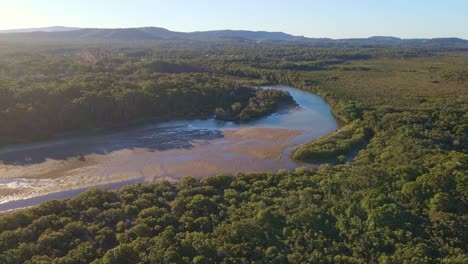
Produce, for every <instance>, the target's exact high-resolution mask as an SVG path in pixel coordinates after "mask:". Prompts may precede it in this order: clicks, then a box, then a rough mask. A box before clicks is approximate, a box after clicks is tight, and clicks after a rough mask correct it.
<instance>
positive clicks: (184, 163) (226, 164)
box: [0, 128, 306, 203]
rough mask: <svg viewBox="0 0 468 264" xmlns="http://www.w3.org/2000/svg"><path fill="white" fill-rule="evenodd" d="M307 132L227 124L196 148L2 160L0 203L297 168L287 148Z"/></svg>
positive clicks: (122, 150)
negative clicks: (132, 184) (18, 161)
mask: <svg viewBox="0 0 468 264" xmlns="http://www.w3.org/2000/svg"><path fill="white" fill-rule="evenodd" d="M304 133H306V131H301V130H287V129H272V128H241V129H226V130H223V131H222V135H223V137H222V138H218V139H207V140H203V139H201V140H200V139H193V141H191V144H192V147H191V148H174V149H170V150H154V149H147V148H144V147H141V148H123V149H119V150H115V151H111V152H109V153H105V154H95V153H90V154H87V155H80V156H77V157H69V158H66V159H51V158H48V159H45V160H44V161H42V162H38V163H35V164H0V203H5V202H9V201H14V200H20V199H25V198H30V197H35V196H40V195H45V194H48V193H53V192H60V191H65V190H70V189H76V188H82V187H86V186H95V185H101V184H107V183H117V182H122V181H128V180H132V179H133V180H135V179H140V180H141V181H143V182H154V181H159V180H161V179H170V180H179V179H180V178H181V177H183V176H193V177H197V178H201V177H206V176H212V175H216V174H219V173H235V172H255V171H265V168H270V171H276V170H279V169H281V168H294V167H295V166H296V163H294V162H293V161H291V160H290V159H289V158H284V151H285V150H286V149H287V148H288V147H290V146H293V145H295V144H293V143H291V140H292V139H293V138H295V137H297V136H300V135H302V134H304ZM76 144H80V142H77V143H76ZM44 151H47V148H45V149H44ZM44 156H47V155H46V153H45V154H44Z"/></svg>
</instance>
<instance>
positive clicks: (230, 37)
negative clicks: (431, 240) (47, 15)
mask: <svg viewBox="0 0 468 264" xmlns="http://www.w3.org/2000/svg"><path fill="white" fill-rule="evenodd" d="M0 33H3V34H0V41H1V40H17V41H30V40H46V41H54V40H55V41H120V42H127V41H131V42H145V41H146V42H147V41H195V42H216V41H224V42H226V41H227V42H229V41H232V42H253V43H258V42H278V41H284V42H303V43H308V44H309V45H315V46H322V47H329V46H463V47H468V41H467V40H464V39H460V38H434V39H401V38H397V37H392V36H374V37H370V38H354V39H328V38H306V37H302V36H294V35H290V34H287V33H283V32H267V31H248V30H214V31H198V32H189V33H186V32H176V31H170V30H168V29H165V28H159V27H141V28H84V29H80V28H71V27H49V28H35V29H17V30H7V31H0Z"/></svg>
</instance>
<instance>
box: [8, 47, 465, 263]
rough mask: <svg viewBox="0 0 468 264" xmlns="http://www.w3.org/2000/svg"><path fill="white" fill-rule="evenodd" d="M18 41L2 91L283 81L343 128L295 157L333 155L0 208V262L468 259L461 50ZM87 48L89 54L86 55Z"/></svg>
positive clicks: (183, 112)
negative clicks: (32, 46) (304, 163)
mask: <svg viewBox="0 0 468 264" xmlns="http://www.w3.org/2000/svg"><path fill="white" fill-rule="evenodd" d="M23 49H25V48H23ZM23 49H20V48H13V47H12V48H10V50H8V51H3V53H2V54H1V58H2V61H5V62H8V63H2V64H0V73H1V76H2V78H3V79H2V83H3V84H2V85H3V86H2V87H3V88H2V89H0V91H2V92H3V93H6V94H8V93H9V92H10V93H11V92H12V91H13V92H15V93H17V92H19V91H22V90H23V89H24V88H14V89H13V88H12V87H17V86H18V85H19V84H31V85H32V86H30V85H21V87H35V88H34V89H33V88H30V89H26V90H30V92H31V93H32V92H37V91H47V93H45V94H44V96H45V97H47V98H49V96H51V95H53V94H54V93H52V92H51V91H54V89H57V87H58V86H56V84H57V83H61V82H62V83H65V84H63V85H69V83H70V82H68V80H75V79H77V80H80V81H79V82H78V83H80V85H81V86H80V87H89V89H88V90H86V89H82V88H79V89H78V90H79V91H89V93H90V97H89V98H106V97H105V96H104V97H101V95H104V94H105V93H107V92H108V91H119V93H115V94H113V96H114V95H115V96H117V95H118V94H120V92H121V93H122V94H123V95H126V94H127V93H131V92H130V91H133V90H132V89H131V87H132V86H131V85H134V83H139V84H142V86H141V87H145V86H144V84H146V83H150V84H151V83H152V82H156V81H158V82H160V83H158V85H161V86H158V87H166V88H165V90H164V91H166V90H167V91H171V87H174V85H175V86H177V84H180V85H181V87H184V89H185V88H186V87H192V86H193V85H195V86H196V84H199V83H202V84H204V85H205V86H203V88H200V89H199V90H195V92H193V94H191V96H188V95H187V97H183V98H187V100H191V99H194V98H197V97H196V96H195V95H197V94H198V93H203V92H206V93H209V92H208V91H212V92H213V94H216V93H217V92H219V90H220V89H219V87H226V91H231V89H232V87H238V88H236V89H243V88H242V87H244V85H258V84H267V83H269V84H270V83H280V84H289V85H294V86H296V87H299V88H301V89H304V90H309V91H311V92H315V93H317V94H319V95H321V96H322V97H324V98H325V99H326V100H327V101H328V102H329V103H330V104H331V105H332V108H333V111H334V113H335V114H336V115H337V116H338V117H339V118H340V119H342V120H343V121H345V122H347V123H348V125H346V126H344V127H343V130H338V131H337V132H336V133H335V134H331V135H329V136H327V137H324V138H322V139H319V140H317V141H316V142H312V143H309V144H306V145H304V146H302V147H300V148H299V150H300V152H301V153H302V155H304V157H306V158H305V160H324V159H325V160H331V161H333V164H334V165H331V164H322V165H320V166H319V167H318V168H315V169H305V168H298V169H296V170H295V171H279V172H278V173H247V174H236V175H234V176H228V175H220V176H215V177H209V178H204V179H202V180H196V179H193V178H185V179H184V180H182V181H181V182H179V183H169V182H160V183H157V184H151V185H132V186H127V187H124V188H122V189H120V190H118V191H110V190H106V189H93V190H90V191H88V192H85V193H83V194H81V195H79V196H77V197H75V198H72V199H68V200H65V201H50V202H46V203H44V204H42V205H40V206H38V207H35V208H31V209H25V210H20V211H17V212H12V213H7V214H4V215H2V216H1V218H0V231H1V233H0V262H4V263H140V262H141V263H253V262H255V263H466V262H468V248H467V245H468V234H467V230H468V214H467V209H468V208H467V196H468V174H467V169H468V154H467V151H468V145H467V139H468V125H467V124H468V114H467V113H468V98H467V97H468V92H467V91H468V83H467V81H466V78H465V74H464V73H465V72H466V70H467V69H468V63H467V62H468V60H467V59H468V55H467V53H466V51H463V50H450V49H446V50H444V49H426V48H425V49H422V48H421V49H416V48H415V49H407V48H380V49H379V48H367V49H366V48H358V49H352V48H350V49H320V48H310V47H301V46H300V45H298V46H294V45H292V44H290V45H278V46H275V45H255V46H254V47H252V46H245V47H235V48H232V47H216V48H213V49H199V48H194V49H189V48H185V49H177V48H175V49H170V48H169V49H163V48H154V49H153V48H146V47H142V48H139V49H137V48H134V49H124V48H113V49H109V48H89V47H86V48H81V49H80V48H76V47H74V48H70V50H60V49H52V50H50V49H46V50H45V51H44V50H42V51H38V50H29V51H27V52H26V51H24V50H23ZM25 50H27V49H25ZM83 50H86V51H87V52H88V53H89V54H90V55H89V54H88V53H87V54H88V55H87V56H91V55H92V56H93V57H94V58H95V59H96V60H97V61H96V62H94V60H93V63H89V64H88V65H86V63H88V62H86V63H84V62H83V61H81V60H82V55H81V53H82V52H83ZM43 54H48V55H43ZM67 54H68V55H67ZM79 54H80V55H79ZM33 55H35V56H38V57H37V60H34V59H30V57H31V56H33ZM41 56H46V58H43V57H41ZM33 58H34V57H33ZM90 58H91V57H90ZM90 58H88V59H85V61H90V60H91V59H90ZM98 58H99V59H98ZM119 58H120V60H119ZM44 62H48V64H47V67H46V66H45V65H43V63H44ZM67 62H68V64H67ZM36 63H37V64H36ZM83 63H84V64H83ZM25 65H27V67H23V66H25ZM34 65H37V66H34ZM67 67H70V70H69V72H64V69H67ZM74 67H76V68H74ZM152 67H155V68H152ZM71 69H73V70H71ZM126 69H128V71H125V70H126ZM148 69H149V70H148ZM155 69H156V70H155ZM175 69H178V70H175ZM24 71H26V72H24ZM101 71H102V72H101ZM119 71H122V76H123V80H122V81H120V80H119V82H118V85H117V83H115V82H112V83H115V84H114V86H112V85H111V86H110V87H114V88H113V89H105V90H104V91H102V92H103V94H99V89H96V87H101V85H100V84H102V83H105V80H106V77H105V76H108V77H109V78H111V79H113V80H114V76H116V75H118V74H117V72H119ZM174 71H175V72H174ZM77 72H78V73H79V74H77ZM155 72H156V73H155ZM37 74H40V75H39V76H37ZM62 74H64V76H62ZM42 75H44V76H42ZM84 76H87V77H88V79H86V78H85V77H84ZM145 76H146V77H145ZM48 78H50V79H48ZM145 78H146V79H145ZM197 78H200V79H202V80H204V81H198V79H197ZM64 80H66V81H64ZM124 80H125V81H124ZM181 80H182V81H181ZM195 80H197V81H195ZM93 82H94V83H96V85H91V84H92V83H93ZM47 83H49V84H50V86H42V84H47ZM211 83H215V84H216V85H214V86H210V85H209V84H211ZM124 84H125V85H127V86H123V85H124ZM220 84H224V85H225V86H222V85H220ZM15 85H16V86H15ZM186 85H187V86H186ZM41 86H42V87H49V88H44V89H42V90H41V89H39V88H37V87H41ZM70 87H73V86H70ZM106 87H109V86H106ZM122 87H125V88H122ZM149 87H151V86H149ZM206 87H216V89H213V90H211V89H207V88H206ZM228 87H229V88H228ZM159 89H160V88H158V90H159ZM184 89H181V90H184ZM65 90H66V91H73V89H71V90H69V89H65ZM221 90H222V89H221ZM37 93H39V94H41V92H37ZM94 93H96V94H97V96H95V97H92V96H91V95H93V94H94ZM221 93H222V92H221ZM182 94H184V93H183V92H180V93H177V96H176V97H174V98H179V96H182ZM81 95H82V94H81V93H80V96H81ZM93 96H94V95H93ZM231 96H232V95H231ZM231 96H230V97H229V98H231ZM30 97H31V98H37V97H36V95H34V97H32V95H31V96H30ZM0 98H7V97H3V96H2V97H0ZM24 98H27V97H24ZM123 98H128V97H125V96H124V97H123ZM202 98H205V97H202ZM208 98H209V97H206V99H207V100H208ZM200 100H201V99H200ZM236 100H237V99H236ZM239 100H240V99H239ZM12 102H15V101H14V100H13V99H11V98H10V99H9V100H4V102H1V103H0V105H1V106H3V105H7V104H8V103H10V104H11V103H12ZM180 102H182V100H181V101H180ZM34 103H36V104H37V103H39V101H37V102H36V100H31V104H33V106H34V108H33V109H37V108H36V106H35V105H34ZM196 103H197V102H193V104H196ZM206 103H207V104H209V103H212V104H213V102H210V101H209V100H208V101H207V102H206ZM234 103H235V101H232V100H230V101H229V102H226V104H225V105H224V106H223V107H225V108H224V109H229V108H230V109H233V104H234ZM20 105H21V104H20ZM96 105H98V106H99V107H104V105H102V104H101V103H97V104H96ZM138 105H140V104H138ZM184 106H186V105H177V107H178V109H181V110H180V113H181V115H186V114H187V113H188V111H189V107H187V108H184ZM15 107H18V106H15ZM217 107H218V106H214V105H210V111H213V109H215V108H217ZM234 108H235V107H234ZM183 109H186V110H183ZM172 110H174V109H172ZM177 111H179V110H177ZM99 112H101V111H99ZM104 112H106V111H104ZM109 112H111V113H113V111H109ZM106 113H107V112H106ZM168 113H171V112H168ZM2 114H3V115H4V116H5V115H8V112H7V113H5V110H3V112H2ZM38 116H43V115H39V114H38ZM133 117H134V116H129V118H130V119H131V118H133ZM109 118H110V117H109ZM112 120H113V119H112V118H110V119H109V121H112ZM15 127H16V126H15ZM356 142H357V143H356ZM352 152H356V153H352ZM296 153H298V152H296ZM347 160H351V161H347ZM336 161H338V162H336Z"/></svg>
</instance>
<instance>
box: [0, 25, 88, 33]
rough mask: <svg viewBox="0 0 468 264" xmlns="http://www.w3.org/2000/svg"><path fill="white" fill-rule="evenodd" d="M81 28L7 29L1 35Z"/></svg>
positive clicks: (76, 28) (0, 31) (77, 28)
mask: <svg viewBox="0 0 468 264" xmlns="http://www.w3.org/2000/svg"><path fill="white" fill-rule="evenodd" d="M79 29H81V28H79V27H64V26H53V27H41V28H20V29H7V30H0V33H29V32H62V31H72V30H79Z"/></svg>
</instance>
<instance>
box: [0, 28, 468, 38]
mask: <svg viewBox="0 0 468 264" xmlns="http://www.w3.org/2000/svg"><path fill="white" fill-rule="evenodd" d="M47 28H74V30H83V29H139V28H160V29H165V30H168V31H171V32H177V33H198V32H212V31H250V32H268V33H284V34H288V35H291V36H294V37H304V38H309V39H331V40H345V39H368V38H372V37H389V38H398V39H400V40H416V39H450V38H457V39H462V40H467V41H468V38H467V39H465V38H463V37H458V36H451V37H398V36H396V35H368V36H367V37H341V38H333V37H308V36H305V35H295V34H292V33H288V32H285V31H268V30H251V29H230V28H227V29H226V28H225V29H209V30H196V31H176V30H171V29H168V28H165V27H159V26H130V27H75V26H62V25H54V26H39V27H23V28H8V29H1V28H0V33H2V34H4V33H8V31H17V30H37V31H28V32H11V33H32V32H46V31H41V30H40V29H47ZM66 31H73V30H64V31H52V32H48V33H54V32H66Z"/></svg>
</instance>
